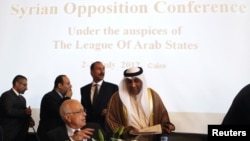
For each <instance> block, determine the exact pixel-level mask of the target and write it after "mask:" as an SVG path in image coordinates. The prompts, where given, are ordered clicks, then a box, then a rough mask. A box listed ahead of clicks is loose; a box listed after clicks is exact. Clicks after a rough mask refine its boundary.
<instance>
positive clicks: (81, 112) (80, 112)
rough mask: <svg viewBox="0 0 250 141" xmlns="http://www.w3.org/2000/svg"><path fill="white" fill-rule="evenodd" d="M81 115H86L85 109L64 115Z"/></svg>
mask: <svg viewBox="0 0 250 141" xmlns="http://www.w3.org/2000/svg"><path fill="white" fill-rule="evenodd" d="M83 113H86V111H85V109H82V110H80V111H78V112H71V113H66V114H77V115H80V114H83Z"/></svg>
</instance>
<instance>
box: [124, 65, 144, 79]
mask: <svg viewBox="0 0 250 141" xmlns="http://www.w3.org/2000/svg"><path fill="white" fill-rule="evenodd" d="M138 68H139V71H137V72H129V73H128V72H127V71H128V70H129V69H126V70H125V71H124V72H123V75H124V76H125V77H133V76H137V75H140V74H142V72H143V70H142V68H141V67H138Z"/></svg>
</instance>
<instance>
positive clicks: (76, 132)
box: [48, 99, 100, 141]
mask: <svg viewBox="0 0 250 141" xmlns="http://www.w3.org/2000/svg"><path fill="white" fill-rule="evenodd" d="M60 116H61V118H62V119H63V121H64V122H65V125H64V126H60V127H57V128H55V129H52V130H50V131H49V132H48V138H49V141H66V140H68V141H70V140H74V141H76V140H77V141H91V140H92V138H95V139H97V138H98V135H97V131H98V129H100V126H98V124H95V123H90V124H87V123H86V119H85V118H86V113H85V111H84V108H83V106H82V104H81V103H80V102H79V101H77V100H74V99H69V100H66V101H64V102H63V103H62V104H61V106H60ZM94 136H95V137H94Z"/></svg>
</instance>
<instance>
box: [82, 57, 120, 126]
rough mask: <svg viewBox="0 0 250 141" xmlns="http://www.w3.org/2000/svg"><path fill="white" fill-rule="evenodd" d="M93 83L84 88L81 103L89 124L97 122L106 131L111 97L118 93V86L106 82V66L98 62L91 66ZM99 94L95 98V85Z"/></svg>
mask: <svg viewBox="0 0 250 141" xmlns="http://www.w3.org/2000/svg"><path fill="white" fill-rule="evenodd" d="M90 74H91V76H92V78H93V80H92V82H91V83H89V84H87V85H85V86H83V87H82V88H81V89H80V91H81V103H82V105H83V106H84V108H85V109H86V112H87V122H95V123H98V124H100V125H101V127H102V128H103V129H105V115H106V112H107V104H108V102H109V99H110V97H111V96H112V95H113V94H114V93H115V92H116V91H118V85H116V84H113V83H110V82H106V81H104V80H103V79H104V75H105V66H104V65H103V63H102V62H100V61H96V62H94V63H92V64H91V66H90ZM96 84H97V87H98V90H97V91H98V92H97V93H98V94H97V96H96V99H95V98H94V91H95V85H96ZM94 99H95V100H94Z"/></svg>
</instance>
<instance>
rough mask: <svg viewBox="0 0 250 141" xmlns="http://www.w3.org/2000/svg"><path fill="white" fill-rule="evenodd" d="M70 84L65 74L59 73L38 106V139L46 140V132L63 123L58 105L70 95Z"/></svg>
mask: <svg viewBox="0 0 250 141" xmlns="http://www.w3.org/2000/svg"><path fill="white" fill-rule="evenodd" d="M71 88H72V86H71V83H70V80H69V78H68V77H67V76H66V75H59V76H57V77H56V79H55V82H54V88H53V90H52V91H50V92H48V93H47V94H45V95H44V96H43V98H42V101H41V106H40V121H39V125H38V129H37V133H38V136H39V138H40V141H47V132H48V131H49V130H51V129H54V128H56V127H59V126H62V125H64V122H63V120H62V119H61V117H60V114H59V107H60V105H61V103H62V102H63V101H64V100H67V99H70V98H71V96H72V90H71Z"/></svg>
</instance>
